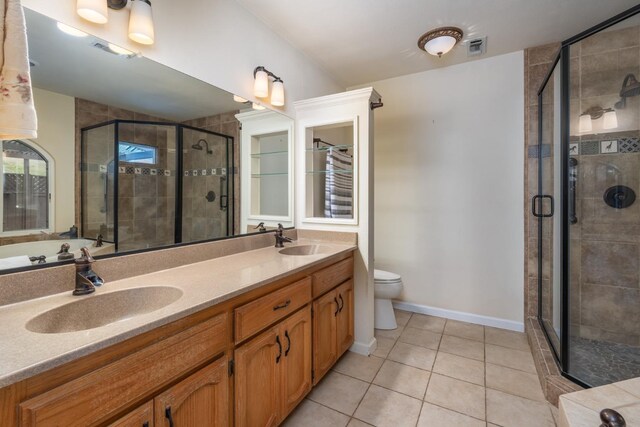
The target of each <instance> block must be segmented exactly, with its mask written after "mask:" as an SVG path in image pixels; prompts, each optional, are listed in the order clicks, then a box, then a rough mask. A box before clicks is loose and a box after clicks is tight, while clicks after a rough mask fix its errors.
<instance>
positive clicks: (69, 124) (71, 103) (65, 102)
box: [33, 88, 76, 232]
mask: <svg viewBox="0 0 640 427" xmlns="http://www.w3.org/2000/svg"><path fill="white" fill-rule="evenodd" d="M33 100H34V102H35V106H36V111H38V138H36V139H34V141H35V142H36V144H38V145H39V146H40V147H42V148H44V149H45V150H46V151H47V152H48V153H49V154H50V155H51V157H53V160H54V162H55V175H54V176H55V182H54V187H55V188H54V191H53V192H52V193H53V197H54V206H55V223H54V230H55V231H59V232H62V231H68V230H69V227H71V226H72V225H74V224H75V221H76V220H75V202H74V197H75V186H74V184H73V183H74V182H75V137H76V136H75V119H76V115H75V111H76V108H75V100H74V98H73V97H70V96H66V95H61V94H59V93H54V92H49V91H46V90H42V89H38V88H34V90H33Z"/></svg>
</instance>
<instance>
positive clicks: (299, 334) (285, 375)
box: [280, 306, 312, 418]
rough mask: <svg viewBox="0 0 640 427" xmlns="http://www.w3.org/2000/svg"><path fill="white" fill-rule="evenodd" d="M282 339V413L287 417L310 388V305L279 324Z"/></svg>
mask: <svg viewBox="0 0 640 427" xmlns="http://www.w3.org/2000/svg"><path fill="white" fill-rule="evenodd" d="M280 338H281V339H282V340H283V344H282V345H283V348H284V350H283V359H282V362H283V363H282V368H281V373H282V375H281V381H282V382H281V384H282V403H281V410H282V412H281V415H282V418H284V417H286V416H287V415H288V414H289V413H290V412H291V411H292V410H293V409H294V408H295V407H296V406H297V405H298V403H300V402H301V401H302V399H304V397H305V396H306V395H307V393H308V392H309V391H310V390H311V383H312V381H311V307H310V306H307V307H305V308H303V309H302V310H300V311H298V312H297V313H295V314H294V315H292V316H291V317H289V318H288V319H286V320H285V321H283V322H282V323H281V324H280Z"/></svg>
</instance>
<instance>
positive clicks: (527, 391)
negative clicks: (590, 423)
mask: <svg viewBox="0 0 640 427" xmlns="http://www.w3.org/2000/svg"><path fill="white" fill-rule="evenodd" d="M437 365H438V361H437V360H436V366H437ZM434 370H435V369H434ZM487 387H488V388H492V389H495V390H500V391H504V392H505V393H509V394H515V395H516V396H520V397H526V398H527V399H531V400H538V401H540V402H546V399H545V397H544V394H543V393H542V387H540V380H539V379H538V375H536V374H530V373H528V372H523V371H518V370H516V369H511V368H505V367H504V366H498V365H493V364H491V363H487Z"/></svg>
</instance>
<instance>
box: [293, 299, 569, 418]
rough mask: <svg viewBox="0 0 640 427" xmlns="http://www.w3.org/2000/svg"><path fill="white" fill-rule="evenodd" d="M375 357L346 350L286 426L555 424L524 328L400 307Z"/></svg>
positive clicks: (378, 334)
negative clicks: (482, 323) (475, 322)
mask: <svg viewBox="0 0 640 427" xmlns="http://www.w3.org/2000/svg"><path fill="white" fill-rule="evenodd" d="M396 317H397V320H398V325H399V326H398V329H397V330H394V331H382V330H376V338H377V340H378V348H377V350H376V351H375V353H374V354H373V355H372V356H370V357H365V356H361V355H359V354H355V353H351V352H347V353H346V354H345V355H344V356H343V357H342V358H341V359H340V360H339V361H338V363H336V365H335V366H334V368H333V370H332V371H331V372H329V373H328V374H327V375H326V376H325V378H323V380H322V381H321V383H320V384H318V386H317V387H316V388H314V389H313V390H312V392H311V393H310V394H309V396H308V397H307V398H306V399H305V400H304V402H302V403H301V404H300V406H299V407H298V408H297V409H296V410H295V411H294V412H293V413H292V414H291V416H289V418H288V419H287V420H286V421H285V424H284V425H285V426H287V427H294V426H304V427H315V426H318V427H320V426H331V427H333V426H336V427H344V426H349V427H357V426H369V425H373V426H380V427H384V426H392V427H403V426H418V427H427V426H447V427H456V426H465V427H466V426H470V427H475V426H483V427H493V426H503V427H509V426H517V427H528V426H535V427H545V426H551V427H553V426H555V425H556V423H555V418H556V416H557V409H556V408H555V407H554V406H552V405H550V404H549V403H547V402H546V401H545V399H544V395H543V393H542V389H541V387H540V383H539V381H538V376H537V375H536V371H535V367H534V364H533V357H532V356H531V351H530V350H529V345H528V343H527V339H526V337H525V335H524V334H521V333H517V332H511V331H506V330H502V329H495V328H489V327H483V326H479V325H473V324H470V323H464V322H458V321H455V320H447V319H442V318H439V317H433V316H425V315H421V314H411V313H408V312H404V311H396Z"/></svg>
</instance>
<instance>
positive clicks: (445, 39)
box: [418, 27, 463, 57]
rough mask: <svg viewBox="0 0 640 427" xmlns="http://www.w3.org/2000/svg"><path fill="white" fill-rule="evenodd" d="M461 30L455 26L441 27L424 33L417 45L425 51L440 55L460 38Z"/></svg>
mask: <svg viewBox="0 0 640 427" xmlns="http://www.w3.org/2000/svg"><path fill="white" fill-rule="evenodd" d="M462 35H463V33H462V30H461V29H460V28H457V27H442V28H436V29H435V30H431V31H429V32H427V33H424V34H423V35H422V36H420V38H419V39H418V47H419V48H420V49H422V50H424V51H425V52H427V53H429V54H431V55H433V56H437V57H442V55H444V54H445V53H447V52H449V51H450V50H451V49H453V47H454V46H455V45H456V44H458V42H459V41H460V40H462Z"/></svg>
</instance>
